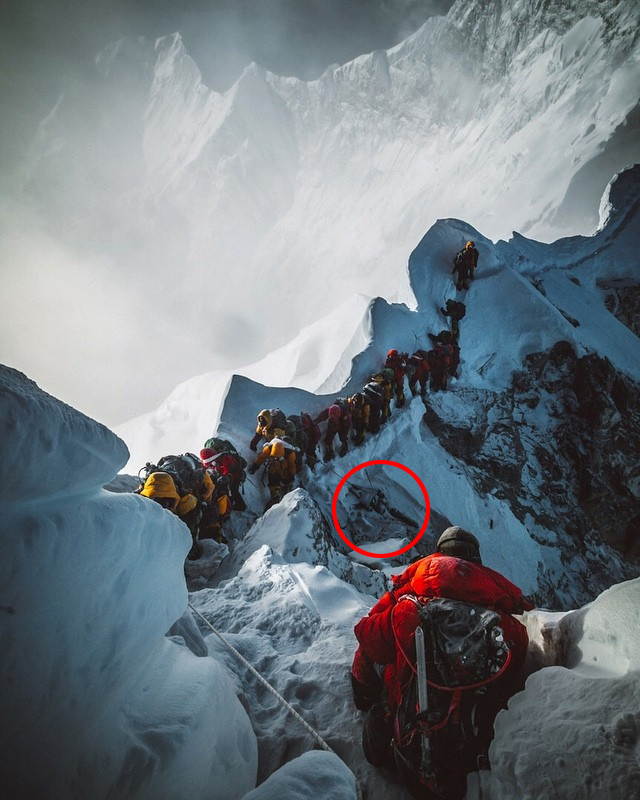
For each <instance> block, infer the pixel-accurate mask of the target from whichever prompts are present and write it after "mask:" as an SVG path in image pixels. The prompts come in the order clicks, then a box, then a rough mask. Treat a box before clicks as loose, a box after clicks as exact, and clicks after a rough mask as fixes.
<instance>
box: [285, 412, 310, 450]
mask: <svg viewBox="0 0 640 800" xmlns="http://www.w3.org/2000/svg"><path fill="white" fill-rule="evenodd" d="M287 433H288V434H289V435H290V436H291V438H292V439H293V443H294V444H295V445H296V447H298V448H299V449H300V452H302V453H304V452H306V450H307V442H308V439H307V432H306V431H305V429H304V425H303V424H302V417H301V416H300V415H299V414H291V415H290V416H288V417H287Z"/></svg>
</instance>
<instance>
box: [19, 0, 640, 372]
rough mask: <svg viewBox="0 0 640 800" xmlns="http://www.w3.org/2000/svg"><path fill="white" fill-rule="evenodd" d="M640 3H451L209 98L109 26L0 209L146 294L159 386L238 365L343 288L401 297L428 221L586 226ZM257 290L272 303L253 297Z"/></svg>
mask: <svg viewBox="0 0 640 800" xmlns="http://www.w3.org/2000/svg"><path fill="white" fill-rule="evenodd" d="M639 13H640V12H639V11H638V6H637V4H636V3H635V2H633V0H620V2H609V3H601V2H590V3H586V4H580V5H578V4H577V3H568V4H567V3H565V2H534V3H524V2H515V0H514V2H511V3H503V2H497V0H496V2H488V3H487V2H484V0H483V1H482V2H480V0H478V1H477V2H472V3H469V2H459V3H456V4H455V5H454V6H453V7H452V9H451V11H450V12H449V14H448V15H447V17H442V18H433V19H430V20H429V21H428V22H427V23H426V24H425V25H424V26H423V27H422V28H421V29H420V30H419V31H418V32H416V33H415V34H413V35H412V36H411V37H409V38H408V39H407V40H406V41H405V42H403V43H402V44H400V45H398V46H396V47H395V48H392V49H391V50H389V51H386V52H382V51H380V52H375V53H372V54H370V55H366V56H362V57H360V58H358V59H356V60H355V61H353V62H351V63H349V64H346V65H344V66H341V67H332V68H330V69H328V70H327V72H326V73H325V74H324V75H323V76H322V77H321V78H320V79H318V80H316V81H312V82H308V83H305V82H303V81H300V80H297V79H293V78H283V77H279V76H276V75H272V74H269V73H267V72H266V71H265V70H263V69H262V68H260V67H259V66H257V65H255V64H253V65H250V66H249V67H247V69H246V70H245V72H244V74H243V75H242V76H241V78H240V79H239V80H238V82H237V83H236V84H235V85H234V86H233V87H232V88H231V89H229V90H228V91H227V92H225V93H223V94H219V93H216V92H213V91H211V90H210V89H208V88H207V87H206V86H205V85H204V84H203V82H202V79H201V76H200V73H199V70H198V68H197V66H196V65H195V64H194V62H193V61H192V59H191V58H190V57H189V54H188V53H187V52H186V51H185V48H184V46H183V43H182V40H181V38H180V36H179V35H177V34H176V35H174V36H170V37H165V38H162V39H159V40H157V41H156V42H149V41H145V40H141V39H134V40H127V41H123V42H119V43H117V44H116V45H114V46H113V47H111V48H109V49H108V50H107V51H105V52H103V53H102V54H101V55H100V57H99V58H98V59H97V61H96V72H95V74H94V75H92V76H90V77H88V78H87V81H86V83H85V85H83V86H77V85H76V86H74V87H70V88H69V91H68V92H67V93H66V94H65V96H64V97H62V98H61V99H60V101H59V103H58V104H57V106H56V108H55V109H54V110H53V111H52V112H51V114H50V116H49V117H48V118H47V120H45V121H44V122H43V124H42V126H41V129H40V132H39V135H38V137H37V139H36V141H35V142H34V145H33V148H32V153H31V157H30V160H29V163H28V164H26V165H25V167H24V176H25V179H24V181H23V184H22V191H21V193H20V196H19V198H16V197H15V196H14V197H12V198H11V201H12V206H13V207H14V208H16V207H17V208H18V209H20V210H21V211H22V212H23V213H26V210H28V211H29V214H30V216H29V225H30V226H32V227H33V228H34V229H35V231H36V232H42V231H45V232H46V234H47V236H50V237H53V240H54V241H59V242H61V243H66V244H67V245H68V246H72V247H73V250H74V251H75V252H76V253H77V255H78V258H79V259H80V260H81V261H82V260H83V259H86V258H88V257H89V256H90V255H92V254H94V255H95V254H96V253H98V254H99V255H100V257H101V259H102V260H103V264H104V268H105V269H109V270H110V272H111V274H113V275H114V276H117V277H118V278H119V280H121V281H122V283H123V284H124V286H125V288H124V291H126V292H129V293H133V295H134V300H133V304H132V305H133V306H134V307H135V306H136V305H137V306H138V307H149V306H150V305H152V304H157V308H158V309H159V310H160V311H159V313H160V314H161V315H162V317H163V318H165V319H166V320H167V325H168V326H169V329H170V333H171V336H172V337H174V338H175V339H176V341H179V344H177V345H176V350H179V351H180V352H182V353H183V354H184V355H183V357H182V358H177V359H175V362H176V366H175V367H174V374H175V376H176V378H175V381H174V385H175V383H177V382H178V381H180V380H184V379H185V378H186V377H188V376H189V375H193V374H195V373H197V372H202V371H203V369H206V368H207V367H208V366H209V365H213V364H214V363H216V361H217V362H218V363H219V362H220V359H221V358H222V359H223V360H225V359H226V361H225V363H226V364H227V365H233V366H237V365H238V363H240V362H243V363H246V362H250V361H251V360H253V359H254V358H255V357H257V356H262V355H264V354H265V353H266V352H269V351H270V350H273V349H274V347H275V346H278V345H281V344H283V343H284V342H286V341H289V340H290V339H291V338H292V336H294V335H295V334H296V333H297V332H298V331H299V330H300V329H301V328H302V327H303V326H304V325H307V324H309V323H310V322H313V321H315V320H317V319H319V318H321V317H322V316H324V315H326V314H328V313H329V312H330V311H331V310H332V309H333V308H334V307H335V305H336V302H340V301H343V300H345V299H347V298H349V297H350V296H351V295H353V294H354V293H358V294H365V295H368V296H370V297H376V296H382V297H385V298H386V299H387V300H389V301H390V302H396V301H401V302H407V303H409V304H410V305H411V304H412V302H413V298H412V295H411V290H410V288H409V286H408V284H407V281H406V279H405V276H404V265H405V263H406V257H407V247H408V243H412V242H415V241H418V240H419V238H420V237H421V235H422V233H423V232H424V231H425V230H426V229H427V228H428V227H429V225H430V224H431V223H432V222H433V221H435V219H436V218H438V217H439V218H442V217H457V218H462V219H466V220H469V222H470V223H471V224H472V225H473V226H474V227H476V228H477V229H479V230H482V231H483V232H484V233H485V234H486V235H487V236H489V237H491V238H494V239H495V238H497V237H504V236H506V235H507V234H508V233H509V232H510V231H511V230H513V229H516V230H519V231H521V232H523V233H527V234H528V235H530V236H533V237H535V238H538V239H545V240H549V239H552V238H555V237H557V236H559V235H563V234H566V233H572V234H575V233H585V234H586V233H591V232H592V231H593V230H594V228H595V226H596V224H597V219H598V209H597V199H596V198H599V197H600V195H601V193H602V191H603V189H604V187H605V185H606V183H607V182H608V180H609V179H610V177H611V175H612V174H613V173H614V172H616V171H619V170H620V169H621V168H623V167H624V166H626V165H627V164H629V163H633V162H634V161H637V160H640V145H639V144H638V142H640V137H638V135H637V133H638V122H639V119H640V116H639V112H638V92H637V86H638V84H639V78H640V67H638V64H639V63H640V61H639V59H638V58H637V55H638V49H639V47H640V45H639V43H638V29H639V28H640V26H639V25H638V22H639V16H638V15H639ZM15 213H16V212H15V210H14V211H13V212H12V217H11V218H13V214H15ZM34 213H35V216H33V214H34ZM19 219H20V221H21V222H22V221H23V218H22V217H21V216H20V217H19ZM36 240H37V237H36ZM179 274H185V275H187V276H188V279H182V280H181V279H180V278H179V277H178V275H179ZM61 278H62V279H63V280H64V278H65V276H64V275H62V276H61ZM69 278H74V279H75V275H71V276H69ZM319 287H322V289H323V290H322V291H318V289H319ZM325 287H326V291H325V290H324V288H325ZM34 291H36V292H38V291H39V288H38V287H37V286H36V287H35V288H34ZM276 294H277V297H278V300H279V302H280V304H281V306H282V307H283V308H286V313H278V314H270V313H269V311H268V310H267V309H266V308H265V300H266V299H267V298H271V297H272V296H275V295H276ZM176 308H179V309H181V313H180V320H179V321H178V320H177V314H176ZM182 309H188V310H185V311H184V312H183V311H182ZM265 315H266V316H268V320H269V322H268V325H265V324H264V322H265ZM185 324H188V326H189V327H190V329H191V330H192V331H196V332H197V334H198V335H196V336H191V337H190V338H191V340H192V341H193V340H195V343H194V344H192V345H191V346H188V345H187V341H188V338H189V337H186V336H185V335H184V327H185ZM132 325H133V327H134V335H135V324H133V323H132ZM140 328H141V331H140V334H141V335H139V336H137V335H136V340H137V341H138V346H139V347H140V349H141V359H140V361H141V364H142V365H143V366H142V369H143V370H144V369H145V367H144V364H145V363H146V362H147V361H148V360H152V348H151V346H150V345H148V344H147V342H146V337H145V335H143V334H144V331H143V329H142V323H140Z"/></svg>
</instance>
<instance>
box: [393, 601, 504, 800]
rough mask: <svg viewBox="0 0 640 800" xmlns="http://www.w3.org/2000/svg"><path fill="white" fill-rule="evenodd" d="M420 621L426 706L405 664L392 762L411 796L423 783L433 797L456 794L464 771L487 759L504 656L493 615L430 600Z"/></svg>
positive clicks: (463, 782) (465, 605) (501, 690)
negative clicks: (404, 685)
mask: <svg viewBox="0 0 640 800" xmlns="http://www.w3.org/2000/svg"><path fill="white" fill-rule="evenodd" d="M405 602H416V603H417V604H418V605H420V604H419V603H418V601H417V600H415V599H414V598H407V600H406V601H405ZM419 620H420V627H421V629H422V635H423V639H424V657H425V665H426V687H425V688H426V698H427V703H426V706H427V707H426V709H420V705H419V700H418V697H419V688H418V671H419V669H418V668H417V667H415V665H412V669H414V670H415V671H414V673H413V677H412V679H411V680H410V681H409V683H408V685H407V688H406V690H405V692H404V694H403V697H402V701H401V703H400V706H399V708H398V710H397V712H396V716H395V721H394V739H393V751H394V756H395V761H396V765H397V766H398V769H399V772H400V775H401V777H402V779H403V780H404V782H405V783H406V784H407V786H408V788H409V789H410V791H411V792H412V793H413V792H416V796H422V795H421V794H420V793H421V792H422V793H424V790H425V786H426V787H427V788H428V789H429V790H430V791H431V792H433V793H434V794H436V796H444V797H449V796H457V795H458V793H459V792H462V793H461V794H460V796H463V794H464V786H465V785H466V776H467V773H469V772H472V771H475V770H477V769H478V768H479V767H480V766H483V764H482V760H483V759H485V758H486V753H487V750H488V747H489V743H490V742H491V738H492V735H493V720H494V718H495V715H496V714H497V712H498V710H499V709H500V708H501V707H502V703H503V701H504V697H505V690H504V687H503V686H502V682H501V681H500V680H499V678H500V677H501V676H502V675H503V674H504V672H505V671H506V669H507V667H508V666H509V664H510V662H511V652H510V650H509V646H508V644H507V643H506V642H505V640H504V637H503V631H502V628H501V627H500V616H499V614H497V613H496V612H495V611H492V610H490V609H488V608H485V607H483V606H477V605H473V604H471V603H464V602H462V601H460V600H451V599H448V598H435V599H433V600H430V601H429V602H427V604H426V605H421V606H420V611H419ZM416 644H418V638H417V637H416ZM439 793H440V794H439Z"/></svg>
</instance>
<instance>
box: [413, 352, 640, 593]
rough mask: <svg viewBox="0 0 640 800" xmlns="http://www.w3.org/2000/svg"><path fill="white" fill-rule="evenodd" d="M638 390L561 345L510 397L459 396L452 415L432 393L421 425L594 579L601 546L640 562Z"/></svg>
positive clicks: (526, 373) (595, 359) (517, 378)
mask: <svg viewBox="0 0 640 800" xmlns="http://www.w3.org/2000/svg"><path fill="white" fill-rule="evenodd" d="M638 388H639V387H638V386H637V385H636V384H635V383H634V382H633V381H632V380H631V379H630V378H628V377H626V376H625V375H623V374H621V373H619V372H617V371H616V370H615V369H614V368H613V366H612V365H611V363H610V362H609V361H608V360H607V359H603V358H600V357H599V356H597V355H593V354H590V355H587V356H584V357H582V358H579V357H578V356H577V354H576V352H575V350H574V348H573V347H572V346H571V345H570V344H569V343H568V342H558V343H556V344H555V345H554V346H553V347H552V348H551V349H550V350H549V351H548V352H541V353H534V354H532V355H530V356H528V357H527V358H526V359H525V368H524V369H523V370H521V371H519V372H517V373H515V374H514V376H513V380H512V384H511V386H510V387H509V389H508V390H507V391H506V392H503V393H495V392H491V391H487V390H463V391H462V392H460V394H461V395H464V400H462V399H461V405H460V407H459V411H458V412H456V411H455V404H454V406H453V407H452V406H451V404H447V405H446V406H445V404H444V403H439V402H438V398H437V396H436V397H434V398H433V399H432V400H431V402H430V404H429V406H428V408H427V411H426V413H425V415H424V421H425V423H426V424H427V425H428V426H429V428H430V429H431V431H432V432H433V433H434V434H435V435H436V436H437V437H438V439H439V441H440V443H441V444H442V446H443V447H444V448H445V449H446V450H447V451H448V452H450V453H451V454H452V455H453V456H454V457H455V458H457V459H459V460H461V461H462V462H464V463H465V464H466V465H467V466H468V468H469V474H470V476H471V477H472V480H473V481H474V482H475V483H476V485H477V486H478V488H479V489H480V491H482V492H484V493H486V494H492V495H493V496H495V497H499V498H502V499H505V500H506V501H507V502H508V503H509V505H510V507H511V508H512V511H513V513H514V514H515V515H516V516H517V517H518V518H519V519H520V520H522V521H523V522H525V521H529V522H530V521H531V520H533V521H535V523H537V526H539V528H540V529H544V530H546V531H553V532H554V533H555V534H556V535H557V537H558V545H559V546H560V549H561V550H564V556H565V557H566V559H570V558H571V557H572V555H571V554H572V553H575V552H576V551H577V552H578V553H580V555H581V556H582V557H583V558H584V559H585V560H586V561H587V562H589V564H590V568H591V569H593V571H594V575H596V576H597V575H598V574H603V573H605V572H606V571H607V570H608V566H607V557H608V556H607V553H608V552H609V551H608V548H606V547H604V548H603V545H605V546H606V545H608V546H610V547H611V548H614V549H615V551H617V552H618V553H619V554H620V556H621V557H622V558H621V561H622V562H624V561H638V560H640V530H639V528H640V515H639V514H638V508H639V505H640V504H639V500H640V475H639V474H638V470H637V453H638V452H639V449H640V393H639V392H638ZM470 394H472V395H473V397H470V396H469V395H470ZM452 408H453V409H454V410H452ZM463 410H464V413H461V412H462V411H463ZM534 535H535V534H534ZM547 543H549V542H547ZM623 569H624V567H623ZM603 578H604V574H603ZM596 579H597V578H596Z"/></svg>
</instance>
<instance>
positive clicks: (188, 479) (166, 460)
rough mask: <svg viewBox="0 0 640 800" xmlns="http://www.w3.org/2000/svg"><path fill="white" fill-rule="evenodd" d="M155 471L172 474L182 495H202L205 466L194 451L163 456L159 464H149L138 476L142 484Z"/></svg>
mask: <svg viewBox="0 0 640 800" xmlns="http://www.w3.org/2000/svg"><path fill="white" fill-rule="evenodd" d="M153 472H166V473H167V474H168V475H171V477H172V478H173V481H174V483H175V485H176V489H177V490H178V494H179V495H180V496H184V495H186V494H193V495H195V496H196V497H198V498H199V497H201V496H202V493H203V488H204V485H203V484H204V472H205V470H204V467H203V466H202V462H201V461H200V459H199V458H198V456H196V455H195V454H194V453H183V454H182V455H179V456H162V458H161V459H160V460H159V461H158V463H157V464H151V463H150V462H147V464H146V465H145V466H144V467H143V468H142V469H141V470H140V472H139V473H138V477H139V478H140V480H141V482H142V484H143V485H144V482H145V481H146V480H147V478H148V477H149V475H151V474H152V473H153Z"/></svg>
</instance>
